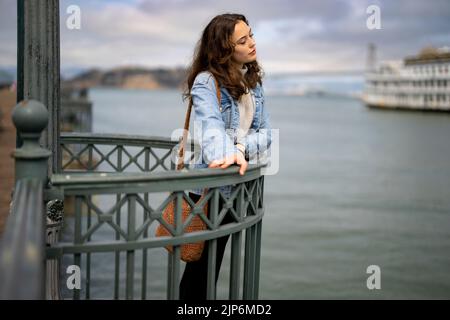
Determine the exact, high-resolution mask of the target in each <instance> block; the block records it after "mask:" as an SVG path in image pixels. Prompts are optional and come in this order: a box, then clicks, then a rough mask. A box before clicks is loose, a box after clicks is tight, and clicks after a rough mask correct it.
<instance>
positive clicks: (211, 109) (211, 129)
mask: <svg viewBox="0 0 450 320" xmlns="http://www.w3.org/2000/svg"><path fill="white" fill-rule="evenodd" d="M220 92H221V103H220V106H219V105H218V97H217V92H216V85H215V78H214V76H213V75H212V74H211V73H210V72H209V71H203V72H200V73H199V74H198V75H197V76H196V78H195V80H194V83H193V86H192V88H191V96H192V102H193V104H192V108H193V120H194V122H193V124H194V126H193V128H194V130H193V131H194V132H193V133H194V138H195V139H196V140H197V141H199V142H200V146H201V150H200V155H199V157H198V159H197V161H195V164H194V168H195V169H199V168H207V167H208V164H209V163H210V162H211V161H213V160H216V159H222V158H224V157H227V156H231V155H233V154H234V153H236V152H239V151H238V149H237V148H236V145H235V143H236V136H237V134H236V132H237V131H236V130H237V129H238V128H239V107H238V103H237V101H236V100H235V99H234V98H233V97H232V96H231V95H230V93H229V92H228V90H227V89H226V88H224V87H222V86H220ZM251 94H252V95H253V98H254V99H253V101H254V102H255V113H254V116H253V121H252V123H251V126H250V129H249V131H248V133H247V135H246V137H245V157H246V159H247V160H250V159H253V158H254V157H256V155H257V154H259V153H262V152H264V151H266V150H267V149H268V148H269V147H270V144H271V142H272V135H271V132H270V129H271V127H270V123H269V112H268V110H267V108H266V107H265V105H264V89H263V87H262V86H261V85H260V84H259V83H258V84H257V85H256V87H255V88H254V89H253V90H252V92H251ZM191 128H192V127H191ZM217 170H220V169H217ZM232 187H233V185H230V186H223V187H220V191H221V192H222V194H224V195H225V196H229V195H230V194H231V192H232ZM202 191H203V189H194V190H192V192H193V193H197V194H201V193H202Z"/></svg>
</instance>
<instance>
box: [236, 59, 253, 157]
mask: <svg viewBox="0 0 450 320" xmlns="http://www.w3.org/2000/svg"><path fill="white" fill-rule="evenodd" d="M240 70H241V72H242V75H245V74H246V73H247V70H248V69H247V66H244V68H242V69H240ZM238 106H239V129H238V131H237V139H236V142H237V143H239V144H241V145H242V146H243V147H241V146H239V145H238V146H237V147H238V148H239V149H240V150H242V151H244V152H245V136H246V135H247V133H248V130H249V129H250V126H251V124H252V121H253V116H254V115H255V97H254V94H253V90H252V89H249V92H248V93H244V94H243V95H242V96H241V98H240V99H239V101H238Z"/></svg>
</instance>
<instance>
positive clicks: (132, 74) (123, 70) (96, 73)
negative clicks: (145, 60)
mask: <svg viewBox="0 0 450 320" xmlns="http://www.w3.org/2000/svg"><path fill="white" fill-rule="evenodd" d="M185 76H186V69H184V68H173V69H163V68H158V69H147V68H141V67H120V68H114V69H111V70H99V69H91V70H88V71H85V72H82V73H81V74H79V75H77V76H75V77H73V78H71V79H68V80H65V81H63V83H62V84H63V86H68V87H75V88H89V87H116V88H130V89H161V88H181V85H182V82H183V81H184V80H185Z"/></svg>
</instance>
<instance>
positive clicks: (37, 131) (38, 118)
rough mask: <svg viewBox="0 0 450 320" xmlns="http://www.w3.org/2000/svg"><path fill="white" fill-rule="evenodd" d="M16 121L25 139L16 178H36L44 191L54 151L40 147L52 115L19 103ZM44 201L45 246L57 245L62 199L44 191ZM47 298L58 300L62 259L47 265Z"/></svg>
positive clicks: (34, 105) (37, 104) (34, 103)
mask: <svg viewBox="0 0 450 320" xmlns="http://www.w3.org/2000/svg"><path fill="white" fill-rule="evenodd" d="M12 118H13V122H14V124H15V126H16V128H17V132H18V133H19V134H20V137H21V138H22V141H23V144H22V147H21V148H19V149H16V151H15V152H14V154H13V156H14V158H15V179H16V182H17V181H19V180H20V179H23V178H37V179H39V180H40V181H42V182H43V185H44V188H45V187H46V186H47V183H48V159H49V157H50V156H51V154H52V153H51V152H50V151H49V150H47V149H46V148H43V147H41V146H40V143H39V140H40V138H41V134H42V131H43V130H44V129H45V128H46V126H47V123H48V118H49V114H48V111H47V108H46V107H45V106H44V105H43V104H42V103H40V102H38V101H35V100H25V101H22V102H20V103H19V104H18V105H17V106H16V107H15V108H14V111H13V116H12ZM44 190H45V196H44V200H46V201H48V200H50V199H51V201H48V202H47V204H46V221H47V228H46V234H45V238H46V243H47V244H54V243H56V242H57V241H58V236H59V231H60V229H61V224H62V216H63V215H62V210H63V202H62V200H63V196H62V195H61V194H59V193H57V190H55V189H49V188H45V189H44ZM44 270H46V277H45V278H46V282H45V284H46V294H45V297H46V299H59V298H60V293H59V281H58V278H59V260H49V261H47V262H46V268H45V269H44Z"/></svg>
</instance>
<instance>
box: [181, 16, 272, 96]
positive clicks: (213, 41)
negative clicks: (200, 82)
mask: <svg viewBox="0 0 450 320" xmlns="http://www.w3.org/2000/svg"><path fill="white" fill-rule="evenodd" d="M239 20H241V21H244V22H245V23H246V24H247V25H248V24H249V23H248V20H247V18H246V17H245V16H244V15H242V14H232V13H225V14H221V15H218V16H215V17H214V18H213V19H212V20H211V21H210V22H209V23H208V25H207V26H206V28H205V30H203V33H202V36H201V38H200V40H199V41H198V43H197V45H196V48H195V51H194V57H193V60H192V63H191V65H190V66H189V68H188V70H187V79H186V81H185V83H184V87H185V90H184V93H183V100H185V99H187V98H189V97H190V92H191V88H192V85H193V83H194V80H195V77H196V76H197V75H198V74H199V73H200V72H202V71H209V72H211V73H212V74H213V75H214V76H215V77H216V79H217V80H218V81H219V83H220V85H221V86H223V87H225V88H226V89H227V90H228V92H229V93H230V94H231V96H232V97H233V98H234V99H236V100H239V99H240V97H241V96H242V95H243V94H244V93H246V92H247V88H252V89H254V88H255V87H256V85H257V84H258V83H259V84H260V85H262V77H263V71H262V68H261V67H260V66H259V64H258V62H257V61H256V60H255V61H253V62H249V63H246V64H245V66H247V69H248V70H247V72H246V74H245V76H244V77H243V76H242V73H241V72H240V71H239V66H238V64H237V63H236V62H235V61H234V60H233V59H232V56H233V52H234V46H235V44H234V43H233V42H232V41H231V38H232V35H233V32H234V27H235V25H236V24H237V23H238V22H239ZM241 82H242V83H243V84H242V83H241Z"/></svg>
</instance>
